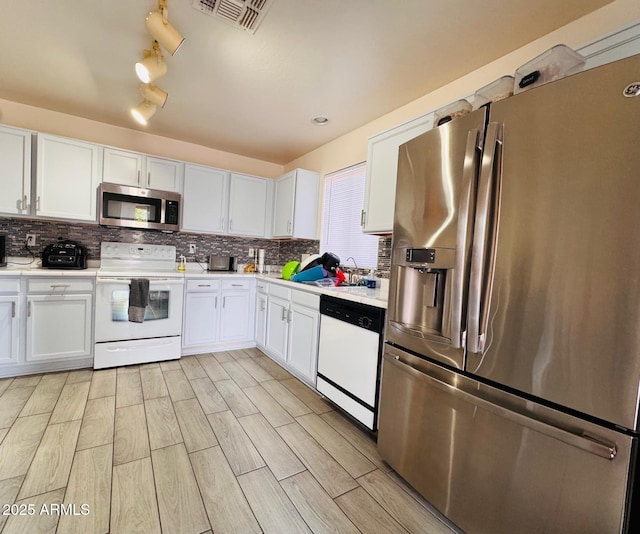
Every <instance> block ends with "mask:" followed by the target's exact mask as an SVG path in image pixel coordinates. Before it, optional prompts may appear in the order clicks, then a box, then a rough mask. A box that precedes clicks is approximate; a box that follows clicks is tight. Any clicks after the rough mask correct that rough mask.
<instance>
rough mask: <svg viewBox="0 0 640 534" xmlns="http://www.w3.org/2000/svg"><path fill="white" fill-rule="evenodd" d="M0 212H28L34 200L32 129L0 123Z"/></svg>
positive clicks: (20, 213)
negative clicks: (30, 130) (32, 191)
mask: <svg viewBox="0 0 640 534" xmlns="http://www.w3.org/2000/svg"><path fill="white" fill-rule="evenodd" d="M0 178H1V179H2V194H1V195H0V213H8V214H12V215H26V214H28V213H29V205H30V202H31V198H30V194H31V132H28V131H25V130H19V129H17V128H7V127H5V126H0Z"/></svg>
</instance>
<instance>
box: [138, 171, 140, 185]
mask: <svg viewBox="0 0 640 534" xmlns="http://www.w3.org/2000/svg"><path fill="white" fill-rule="evenodd" d="M138 185H140V169H138Z"/></svg>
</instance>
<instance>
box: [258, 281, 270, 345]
mask: <svg viewBox="0 0 640 534" xmlns="http://www.w3.org/2000/svg"><path fill="white" fill-rule="evenodd" d="M267 300H268V297H267V295H264V294H262V293H258V296H257V297H256V343H257V345H258V346H259V347H264V346H265V345H266V342H267Z"/></svg>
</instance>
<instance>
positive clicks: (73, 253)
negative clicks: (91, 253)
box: [42, 240, 87, 269]
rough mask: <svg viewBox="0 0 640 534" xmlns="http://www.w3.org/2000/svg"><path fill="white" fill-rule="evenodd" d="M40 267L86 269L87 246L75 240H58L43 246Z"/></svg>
mask: <svg viewBox="0 0 640 534" xmlns="http://www.w3.org/2000/svg"><path fill="white" fill-rule="evenodd" d="M42 267H44V268H45V269H86V268H87V247H85V246H84V245H81V244H80V243H76V242H75V241H67V240H63V241H58V242H57V243H52V244H50V245H47V246H46V247H44V251H43V252H42Z"/></svg>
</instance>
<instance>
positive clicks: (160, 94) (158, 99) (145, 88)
mask: <svg viewBox="0 0 640 534" xmlns="http://www.w3.org/2000/svg"><path fill="white" fill-rule="evenodd" d="M140 94H141V95H142V98H144V99H145V100H148V101H149V102H151V103H152V104H155V105H156V106H160V107H161V108H163V107H164V105H165V104H166V103H167V98H168V97H169V95H168V94H167V92H166V91H163V90H162V89H160V87H156V86H155V85H153V84H152V83H143V84H141V85H140Z"/></svg>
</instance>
